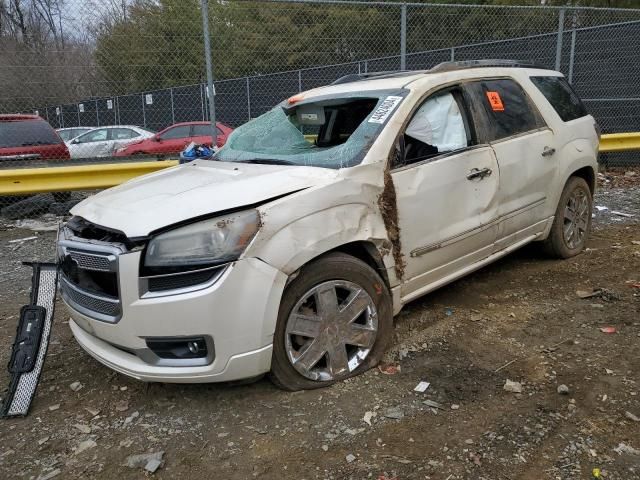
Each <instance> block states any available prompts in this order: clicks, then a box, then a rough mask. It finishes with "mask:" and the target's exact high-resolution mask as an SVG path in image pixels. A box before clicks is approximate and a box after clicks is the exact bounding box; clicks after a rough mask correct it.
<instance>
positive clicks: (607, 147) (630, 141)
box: [600, 132, 640, 152]
mask: <svg viewBox="0 0 640 480" xmlns="http://www.w3.org/2000/svg"><path fill="white" fill-rule="evenodd" d="M630 150H640V132H634V133H609V134H607V135H602V138H601V139H600V151H601V152H627V151H630Z"/></svg>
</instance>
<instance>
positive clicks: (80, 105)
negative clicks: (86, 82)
mask: <svg viewBox="0 0 640 480" xmlns="http://www.w3.org/2000/svg"><path fill="white" fill-rule="evenodd" d="M78 111H79V112H80V113H84V103H79V104H78Z"/></svg>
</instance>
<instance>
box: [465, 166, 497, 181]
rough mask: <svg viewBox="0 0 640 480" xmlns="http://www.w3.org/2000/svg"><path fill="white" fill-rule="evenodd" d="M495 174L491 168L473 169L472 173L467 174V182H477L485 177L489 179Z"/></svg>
mask: <svg viewBox="0 0 640 480" xmlns="http://www.w3.org/2000/svg"><path fill="white" fill-rule="evenodd" d="M492 173H493V172H492V171H491V169H490V168H483V169H481V170H480V169H477V168H472V169H471V171H470V172H469V173H468V174H467V180H475V179H476V178H479V179H481V180H482V179H483V178H484V177H488V176H489V175H491V174H492Z"/></svg>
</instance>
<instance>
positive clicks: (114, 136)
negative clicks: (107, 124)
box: [108, 127, 140, 155]
mask: <svg viewBox="0 0 640 480" xmlns="http://www.w3.org/2000/svg"><path fill="white" fill-rule="evenodd" d="M139 137H140V134H139V133H138V132H136V131H135V130H133V129H131V128H125V127H119V128H112V129H111V145H110V146H109V148H110V151H109V153H108V155H113V154H114V152H115V151H116V150H117V149H118V148H120V147H124V146H125V145H126V144H128V143H131V142H132V141H134V140H135V139H137V138H139Z"/></svg>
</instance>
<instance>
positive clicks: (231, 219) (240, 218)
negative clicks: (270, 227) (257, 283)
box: [144, 210, 260, 269]
mask: <svg viewBox="0 0 640 480" xmlns="http://www.w3.org/2000/svg"><path fill="white" fill-rule="evenodd" d="M259 227H260V217H259V216H258V211H257V210H246V211H244V212H238V213H233V214H231V215H225V216H223V217H216V218H211V219H209V220H203V221H201V222H196V223H193V224H191V225H187V226H185V227H180V228H176V229H175V230H171V231H168V232H166V233H162V234H160V235H158V236H157V237H154V238H153V239H152V240H151V241H150V242H149V245H148V246H147V252H146V255H145V259H144V266H145V267H152V268H153V267H185V268H186V269H189V267H191V268H193V267H195V266H198V265H215V264H222V263H226V262H232V261H234V260H237V258H238V257H239V256H240V255H241V254H242V252H243V251H244V250H245V248H247V245H249V242H251V240H252V239H253V237H254V236H255V234H256V233H257V231H258V228H259Z"/></svg>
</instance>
